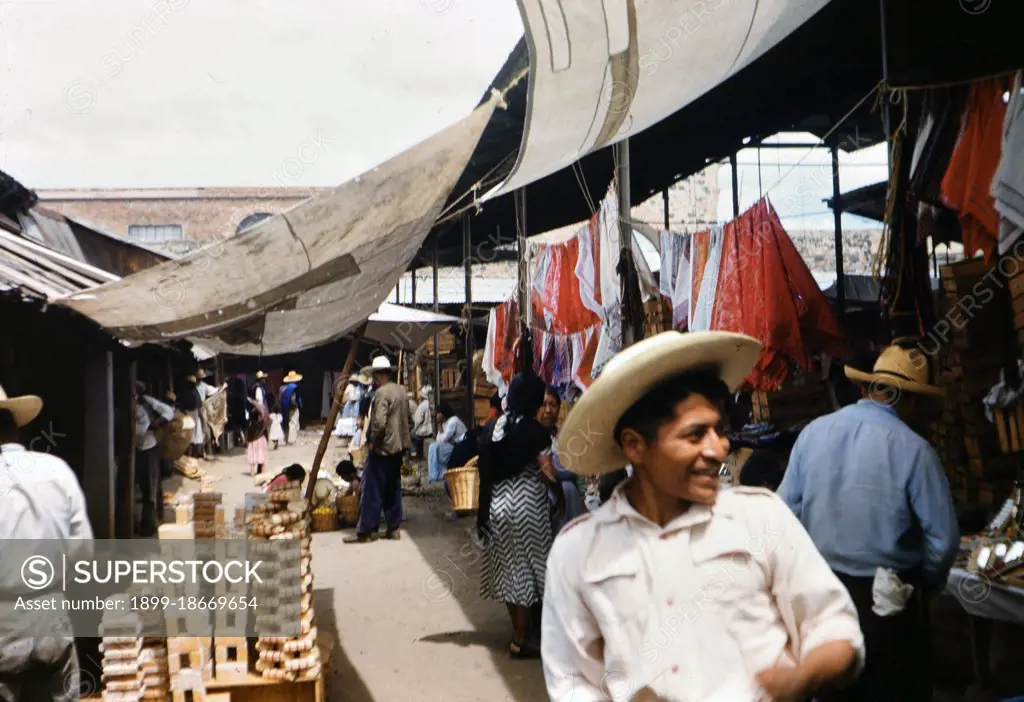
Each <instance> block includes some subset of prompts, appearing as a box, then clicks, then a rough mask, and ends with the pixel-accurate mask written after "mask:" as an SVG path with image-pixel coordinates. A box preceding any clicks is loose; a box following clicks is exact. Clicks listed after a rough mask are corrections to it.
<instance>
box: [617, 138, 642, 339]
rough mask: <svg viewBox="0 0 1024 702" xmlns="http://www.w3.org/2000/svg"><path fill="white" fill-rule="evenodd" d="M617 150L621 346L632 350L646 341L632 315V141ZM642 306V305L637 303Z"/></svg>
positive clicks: (634, 286)
mask: <svg viewBox="0 0 1024 702" xmlns="http://www.w3.org/2000/svg"><path fill="white" fill-rule="evenodd" d="M612 148H613V149H614V150H615V190H616V192H617V194H618V198H619V261H620V263H621V266H620V268H619V270H620V271H621V272H620V274H619V275H620V278H621V281H622V285H621V288H622V294H621V298H622V299H621V300H620V304H621V307H622V346H623V348H625V347H627V346H632V345H633V344H635V343H636V342H637V341H639V340H640V339H642V338H643V329H642V328H640V329H637V328H636V322H638V321H639V323H640V324H641V325H642V324H643V316H642V315H641V317H640V320H636V319H635V318H634V315H633V314H632V313H631V311H630V302H631V301H630V296H631V295H633V294H636V295H639V294H640V288H639V285H638V276H637V274H636V264H635V262H634V261H633V223H632V217H631V213H630V209H631V202H632V194H631V192H630V178H629V139H623V140H622V141H620V142H619V143H617V144H615V145H614V146H613V147H612ZM637 302H638V303H639V301H637Z"/></svg>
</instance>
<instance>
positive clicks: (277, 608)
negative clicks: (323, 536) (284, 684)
mask: <svg viewBox="0 0 1024 702" xmlns="http://www.w3.org/2000/svg"><path fill="white" fill-rule="evenodd" d="M301 487H302V485H301V483H288V484H287V485H286V486H285V487H284V488H281V489H278V490H271V491H270V492H269V493H268V494H267V501H266V502H265V503H262V504H254V505H253V508H252V511H253V514H252V515H251V516H250V518H249V522H250V523H249V534H250V538H251V539H252V540H253V543H252V548H253V551H254V552H255V553H256V554H257V556H258V557H260V558H262V560H263V561H264V566H265V567H266V573H267V574H268V575H269V576H270V577H269V578H264V582H263V583H262V584H260V585H257V586H255V587H254V591H255V592H256V597H257V603H258V607H259V608H258V615H257V617H256V627H257V630H258V632H259V634H260V636H259V638H258V640H257V641H256V650H257V651H258V657H257V660H256V670H257V672H259V673H260V675H262V676H263V677H265V678H268V679H273V680H313V679H316V678H318V677H319V676H320V651H319V649H318V648H317V645H316V636H317V630H316V619H315V615H314V611H313V572H312V553H311V550H310V549H311V545H312V542H311V538H310V523H309V522H310V515H309V505H308V503H307V502H306V501H305V500H303V499H302V493H301ZM261 540H262V541H264V542H265V543H266V545H264V546H262V547H261V544H260V543H259V542H260V541H261ZM273 542H277V544H275V545H276V546H277V547H278V548H268V547H267V546H269V544H270V543H273ZM285 542H287V543H288V544H290V545H292V546H294V547H295V548H289V549H285V548H281V547H282V546H283V545H284V543H285ZM285 627H288V629H286V628H285ZM296 627H297V628H298V629H299V634H298V636H285V635H280V634H278V635H275V633H277V632H283V631H288V630H289V629H294V628H296Z"/></svg>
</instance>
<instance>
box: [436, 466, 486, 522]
mask: <svg viewBox="0 0 1024 702" xmlns="http://www.w3.org/2000/svg"><path fill="white" fill-rule="evenodd" d="M444 479H445V480H446V481H447V482H448V489H449V490H450V491H451V494H452V510H454V511H456V512H472V511H474V510H476V509H477V508H478V507H479V506H480V472H479V471H478V470H477V469H476V466H465V467H463V468H452V469H451V470H448V471H447V472H445V474H444Z"/></svg>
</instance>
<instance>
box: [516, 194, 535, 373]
mask: <svg viewBox="0 0 1024 702" xmlns="http://www.w3.org/2000/svg"><path fill="white" fill-rule="evenodd" d="M513 198H514V202H515V211H516V264H517V269H518V278H519V286H518V298H519V366H518V370H519V371H520V372H524V371H528V370H531V369H532V368H533V334H532V333H531V331H530V285H529V281H528V280H527V277H528V275H529V266H528V265H527V260H526V235H527V227H526V189H525V188H519V190H516V191H515V193H514V194H513Z"/></svg>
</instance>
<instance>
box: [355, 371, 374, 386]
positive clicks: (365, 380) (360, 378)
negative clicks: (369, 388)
mask: <svg viewBox="0 0 1024 702" xmlns="http://www.w3.org/2000/svg"><path fill="white" fill-rule="evenodd" d="M352 380H354V381H356V382H357V383H359V384H360V385H373V378H371V377H370V376H368V375H366V374H365V373H360V374H359V375H356V376H353V377H352Z"/></svg>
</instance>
